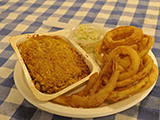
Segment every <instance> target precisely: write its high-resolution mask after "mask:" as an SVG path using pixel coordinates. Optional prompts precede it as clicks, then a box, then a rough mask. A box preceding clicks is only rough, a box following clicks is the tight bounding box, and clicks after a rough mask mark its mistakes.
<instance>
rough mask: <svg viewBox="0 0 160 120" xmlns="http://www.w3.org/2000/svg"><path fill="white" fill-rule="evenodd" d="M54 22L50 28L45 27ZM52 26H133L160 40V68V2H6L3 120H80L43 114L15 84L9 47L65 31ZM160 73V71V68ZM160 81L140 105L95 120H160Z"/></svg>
mask: <svg viewBox="0 0 160 120" xmlns="http://www.w3.org/2000/svg"><path fill="white" fill-rule="evenodd" d="M46 20H48V23H49V24H50V25H45V24H43V21H46ZM51 21H55V22H58V23H67V24H71V25H76V24H80V23H97V24H99V25H101V26H103V27H107V28H109V29H112V28H115V27H116V26H119V25H132V26H136V27H138V28H140V29H142V30H143V32H144V33H146V34H149V35H151V36H153V37H154V38H155V44H154V46H153V48H152V52H153V53H154V55H155V57H156V59H157V62H158V64H160V47H159V46H160V1H159V0H57V1H55V0H48V1H47V0H0V120H2V119H3V120H10V119H11V120H30V119H31V120H35V119H36V120H44V119H45V120H66V119H67V120H80V118H72V117H65V116H60V115H56V114H51V113H48V112H46V111H43V110H40V109H39V108H37V107H35V106H34V105H32V104H31V103H29V102H28V101H27V100H26V99H25V98H24V97H23V96H22V95H21V94H20V93H19V91H18V90H17V87H16V85H15V83H14V68H15V64H16V62H17V58H16V55H15V53H14V51H13V49H12V47H11V45H10V43H9V39H10V37H12V36H15V35H21V34H28V33H41V32H44V33H46V32H54V31H58V30H63V29H64V28H63V27H59V26H58V27H57V26H56V25H55V26H54V24H52V22H51ZM158 67H159V66H158ZM159 93H160V80H159V78H158V79H157V82H156V85H155V87H154V88H153V90H152V91H151V92H150V94H149V95H148V96H147V97H146V98H145V99H144V100H142V101H141V102H140V103H138V104H136V105H134V106H133V107H131V108H129V109H127V110H124V111H121V112H119V113H117V114H113V115H109V116H102V117H96V118H89V119H90V120H92V119H93V120H121V119H123V120H128V119H131V120H151V119H152V120H160V111H159V110H160V94H159Z"/></svg>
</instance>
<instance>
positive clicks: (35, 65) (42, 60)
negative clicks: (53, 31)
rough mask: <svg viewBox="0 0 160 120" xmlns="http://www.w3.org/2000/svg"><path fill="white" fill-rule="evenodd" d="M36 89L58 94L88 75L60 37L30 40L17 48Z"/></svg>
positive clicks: (82, 64)
mask: <svg viewBox="0 0 160 120" xmlns="http://www.w3.org/2000/svg"><path fill="white" fill-rule="evenodd" d="M19 50H20V53H21V56H22V58H23V60H24V62H25V64H26V66H27V68H28V70H29V73H30V75H31V77H32V80H33V82H34V85H35V87H36V88H37V89H38V90H39V91H41V92H43V93H47V94H52V93H55V92H58V91H60V90H62V89H64V88H66V87H67V86H69V85H71V84H73V83H75V82H77V81H79V80H81V79H82V78H84V77H86V76H88V75H89V74H90V69H89V67H88V66H87V64H86V63H85V61H84V59H83V58H82V56H81V55H79V54H78V52H77V51H76V50H75V49H74V48H71V47H70V45H69V44H68V43H67V42H66V41H64V40H63V39H62V38H60V37H59V36H47V35H43V36H33V37H31V38H29V40H27V41H24V42H23V43H21V44H20V45H19Z"/></svg>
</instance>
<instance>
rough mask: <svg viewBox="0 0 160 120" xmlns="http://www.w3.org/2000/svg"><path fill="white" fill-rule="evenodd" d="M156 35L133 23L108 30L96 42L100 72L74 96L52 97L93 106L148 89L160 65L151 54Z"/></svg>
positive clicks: (80, 104)
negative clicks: (156, 63)
mask: <svg viewBox="0 0 160 120" xmlns="http://www.w3.org/2000/svg"><path fill="white" fill-rule="evenodd" d="M153 44H154V38H153V37H151V36H149V35H146V34H143V31H142V30H141V29H139V28H136V27H133V26H120V27H117V28H115V29H112V30H111V31H109V32H107V33H106V35H105V37H104V38H103V39H102V40H101V41H100V42H99V43H98V44H97V46H96V48H95V55H96V57H97V59H98V61H99V62H100V63H101V67H102V68H101V71H100V72H99V73H94V74H92V75H91V77H90V79H89V81H88V83H87V84H86V86H85V88H84V89H82V90H81V91H79V92H78V93H75V94H72V95H71V96H60V97H57V98H55V99H53V100H51V101H52V102H56V103H59V104H63V105H69V106H71V107H83V108H92V107H97V106H99V105H101V104H102V103H103V102H107V101H108V102H109V101H112V102H117V101H119V100H122V99H126V98H128V97H130V96H132V95H134V94H136V93H138V92H142V91H144V90H146V89H148V88H149V87H150V86H152V85H153V84H154V82H155V81H156V80H157V78H158V73H159V71H158V68H157V66H156V65H155V64H154V61H153V59H152V58H151V57H150V56H149V55H148V52H149V50H150V49H151V47H152V46H153Z"/></svg>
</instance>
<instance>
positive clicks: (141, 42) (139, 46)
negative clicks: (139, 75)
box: [95, 26, 154, 65]
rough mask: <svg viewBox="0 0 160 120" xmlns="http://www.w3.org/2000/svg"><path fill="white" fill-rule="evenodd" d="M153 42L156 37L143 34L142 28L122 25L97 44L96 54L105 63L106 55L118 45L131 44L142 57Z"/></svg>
mask: <svg viewBox="0 0 160 120" xmlns="http://www.w3.org/2000/svg"><path fill="white" fill-rule="evenodd" d="M112 34H113V35H112ZM153 44H154V38H153V37H151V36H149V35H147V34H143V31H142V30H141V29H139V28H136V27H133V26H120V27H117V28H115V29H112V30H111V31H109V32H107V33H106V35H105V37H104V38H103V39H102V40H101V41H100V42H99V43H98V44H97V45H96V48H95V55H96V57H97V59H98V61H99V62H100V63H101V64H102V65H103V64H104V61H105V60H106V56H108V54H109V53H110V52H111V51H112V50H113V49H114V48H116V47H118V46H131V47H133V49H135V50H136V51H137V52H138V54H139V56H140V57H143V56H144V55H146V54H147V53H148V52H149V50H150V49H151V47H152V46H153Z"/></svg>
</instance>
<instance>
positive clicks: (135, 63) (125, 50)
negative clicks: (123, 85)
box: [107, 46, 140, 81]
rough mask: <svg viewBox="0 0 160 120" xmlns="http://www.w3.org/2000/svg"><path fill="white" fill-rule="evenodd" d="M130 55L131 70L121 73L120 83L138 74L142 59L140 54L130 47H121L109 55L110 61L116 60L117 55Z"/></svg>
mask: <svg viewBox="0 0 160 120" xmlns="http://www.w3.org/2000/svg"><path fill="white" fill-rule="evenodd" d="M121 54H122V55H128V56H129V57H130V59H131V65H130V66H129V68H128V69H127V70H126V71H125V72H123V73H120V75H119V78H118V81H121V80H124V79H126V78H129V77H131V76H132V75H134V74H136V73H137V72H138V69H139V65H140V57H139V55H138V53H137V52H136V51H135V50H134V49H133V48H132V47H130V46H119V47H117V48H115V49H114V50H112V51H111V52H110V53H109V55H108V57H107V58H108V60H110V59H112V58H114V56H115V55H119V56H120V55H121Z"/></svg>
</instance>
